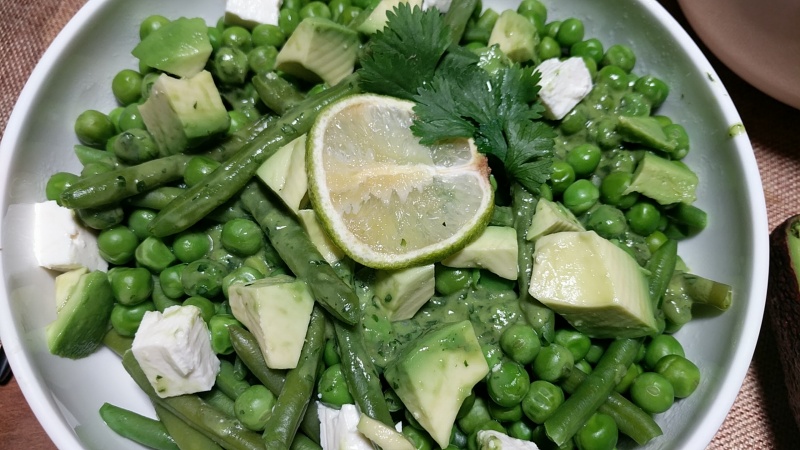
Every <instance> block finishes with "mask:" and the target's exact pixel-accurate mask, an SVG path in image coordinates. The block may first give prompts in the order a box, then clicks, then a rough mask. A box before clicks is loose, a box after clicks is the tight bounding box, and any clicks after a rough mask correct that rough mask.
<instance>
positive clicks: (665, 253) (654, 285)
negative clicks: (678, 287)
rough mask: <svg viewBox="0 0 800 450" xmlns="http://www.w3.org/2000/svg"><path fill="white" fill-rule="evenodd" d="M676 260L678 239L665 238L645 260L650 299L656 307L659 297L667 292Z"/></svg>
mask: <svg viewBox="0 0 800 450" xmlns="http://www.w3.org/2000/svg"><path fill="white" fill-rule="evenodd" d="M677 262H678V241H676V240H674V239H669V240H667V242H665V243H664V244H663V245H661V247H659V248H658V249H657V250H656V251H655V252H654V253H653V256H651V257H650V260H648V261H647V265H646V266H645V268H646V269H647V270H649V271H650V299H651V301H652V302H653V306H654V307H656V308H658V307H659V306H660V305H661V297H663V296H664V293H665V292H667V287H668V286H669V282H670V280H672V274H673V273H674V272H675V264H676V263H677Z"/></svg>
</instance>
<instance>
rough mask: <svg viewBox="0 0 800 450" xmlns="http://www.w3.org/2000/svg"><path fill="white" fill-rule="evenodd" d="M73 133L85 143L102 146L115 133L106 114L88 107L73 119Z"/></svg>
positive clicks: (97, 146)
mask: <svg viewBox="0 0 800 450" xmlns="http://www.w3.org/2000/svg"><path fill="white" fill-rule="evenodd" d="M74 129H75V134H76V135H77V136H78V139H79V140H80V141H81V142H82V143H83V144H85V145H88V146H91V147H96V148H103V146H104V145H105V144H106V141H107V140H108V139H109V138H110V137H111V136H113V135H114V134H115V133H116V128H115V127H114V124H113V123H112V122H111V119H109V118H108V116H107V115H106V114H103V113H101V112H100V111H97V110H94V109H89V110H86V111H84V112H82V113H81V114H80V115H79V116H78V118H77V119H76V120H75V127H74Z"/></svg>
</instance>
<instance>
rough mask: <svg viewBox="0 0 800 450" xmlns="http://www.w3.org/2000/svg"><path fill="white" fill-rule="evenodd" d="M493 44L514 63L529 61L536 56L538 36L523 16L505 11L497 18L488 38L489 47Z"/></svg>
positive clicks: (533, 27)
mask: <svg viewBox="0 0 800 450" xmlns="http://www.w3.org/2000/svg"><path fill="white" fill-rule="evenodd" d="M494 44H497V45H498V46H499V47H500V50H502V51H503V53H505V54H506V55H507V56H508V58H509V59H511V60H512V61H514V62H525V61H531V60H533V59H534V57H535V56H536V45H538V44H539V34H538V33H537V32H536V26H535V25H534V24H533V23H532V22H531V21H530V20H528V19H526V18H525V16H523V15H521V14H519V13H517V12H515V11H514V10H511V9H507V10H505V11H503V13H502V14H500V17H498V18H497V22H495V24H494V27H493V28H492V34H491V35H490V36H489V45H490V46H491V45H494Z"/></svg>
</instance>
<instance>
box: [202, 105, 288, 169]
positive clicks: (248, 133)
mask: <svg viewBox="0 0 800 450" xmlns="http://www.w3.org/2000/svg"><path fill="white" fill-rule="evenodd" d="M277 120H278V118H277V117H275V116H270V115H267V116H261V117H259V118H258V119H257V120H256V121H254V122H252V123H250V124H248V125H246V126H244V127H243V128H241V129H239V130H238V131H236V132H234V133H233V134H232V135H230V136H229V137H228V138H227V139H225V140H224V141H222V142H221V143H219V144H217V146H216V147H214V148H212V149H211V150H209V151H207V152H204V153H202V154H203V155H205V156H208V157H209V158H211V159H213V160H214V161H220V162H221V161H225V160H226V159H228V158H230V157H231V156H233V155H234V154H235V153H236V152H238V151H239V150H240V149H241V148H242V147H243V146H244V145H245V144H247V143H248V142H251V141H252V140H254V139H256V138H257V137H258V135H259V134H260V133H263V132H264V130H266V129H267V128H269V127H271V126H272V125H273V124H274V123H275V122H276V121H277Z"/></svg>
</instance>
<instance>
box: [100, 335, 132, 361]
mask: <svg viewBox="0 0 800 450" xmlns="http://www.w3.org/2000/svg"><path fill="white" fill-rule="evenodd" d="M103 344H104V345H105V346H106V347H108V348H110V349H111V350H112V351H113V352H114V353H116V354H117V355H119V356H122V355H123V354H124V353H125V352H126V351H128V350H130V348H131V345H133V338H132V337H127V336H123V335H121V334H119V333H117V330H115V329H113V328H111V329H109V330H108V331H107V332H106V335H105V336H103Z"/></svg>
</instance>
